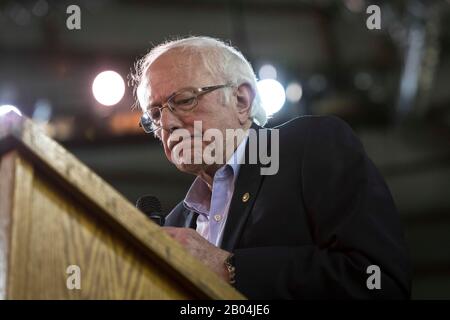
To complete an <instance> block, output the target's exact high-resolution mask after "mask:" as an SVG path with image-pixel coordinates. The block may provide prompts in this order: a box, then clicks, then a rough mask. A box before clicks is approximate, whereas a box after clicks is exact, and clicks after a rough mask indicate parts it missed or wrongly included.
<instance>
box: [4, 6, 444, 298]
mask: <svg viewBox="0 0 450 320" xmlns="http://www.w3.org/2000/svg"><path fill="white" fill-rule="evenodd" d="M71 4H77V5H78V6H79V7H80V8H81V27H82V28H81V30H68V29H67V27H66V19H67V17H68V14H66V8H67V6H69V5H71ZM370 4H377V5H379V6H380V8H381V17H382V20H381V21H382V22H381V30H368V28H367V27H366V19H367V18H368V16H369V15H368V14H366V8H367V6H368V5H370ZM183 35H207V36H212V37H218V38H221V39H223V40H229V41H231V43H232V44H233V45H234V46H236V47H238V48H239V49H240V50H241V51H242V52H243V53H244V54H245V55H246V56H247V58H248V59H249V60H250V61H251V63H252V64H253V67H254V68H255V71H256V72H258V70H259V68H260V67H261V66H262V65H263V64H266V63H270V64H272V65H274V66H275V67H276V68H277V71H278V80H279V81H280V82H281V83H282V84H283V85H287V84H288V83H289V82H291V81H298V82H299V83H300V84H301V85H302V87H303V96H302V99H301V100H300V102H299V103H289V102H286V104H285V105H284V107H283V108H282V109H281V111H280V112H278V113H277V114H275V115H274V117H273V119H271V120H270V122H269V124H268V126H273V125H277V124H280V123H283V122H284V121H287V120H289V119H291V118H293V117H295V116H299V115H305V114H334V115H337V116H339V117H341V118H342V119H344V120H346V121H347V122H348V123H349V124H350V125H351V126H352V127H353V129H354V130H355V132H356V133H357V135H358V136H359V137H360V139H361V140H362V142H363V144H364V146H365V148H366V150H367V152H368V154H369V156H370V157H371V158H372V159H373V161H374V162H375V164H376V165H377V167H378V168H379V169H380V171H381V172H382V174H383V176H384V177H385V179H386V181H387V183H388V185H389V187H390V189H391V191H392V193H393V196H394V199H395V201H396V204H397V206H398V209H399V211H400V214H401V218H402V221H403V225H404V229H405V233H406V237H407V241H408V244H409V247H410V251H411V255H412V258H413V262H414V282H413V298H416V299H421V298H426V299H430V298H446V299H449V298H450V1H447V0H441V1H431V0H424V1H419V0H417V1H413V0H411V1H406V0H405V1H364V0H348V1H335V0H321V1H307V0H303V1H300V0H260V1H256V0H254V1H252V0H245V1H244V0H241V1H232V0H229V1H223V0H215V1H214V0H208V1H206V0H205V1H200V0H198V1H193V0H190V1H189V0H186V1H181V0H177V1H137V0H134V1H119V0H109V1H108V0H102V1H94V0H89V1H48V0H47V1H45V0H39V1H0V104H13V105H15V106H17V107H18V108H19V109H20V110H21V111H22V112H23V113H24V114H25V115H27V116H29V117H33V118H34V119H35V121H36V122H38V123H41V124H42V126H43V128H44V129H45V130H47V132H48V134H49V135H51V136H52V137H53V138H55V139H56V140H58V141H59V142H60V143H62V144H63V145H64V146H65V147H66V148H67V149H68V150H70V151H71V152H73V153H74V154H75V155H76V156H77V157H79V158H80V159H81V160H82V161H83V162H84V163H86V164H87V165H88V166H89V167H91V168H92V169H93V170H94V171H95V172H97V173H98V174H99V175H100V176H102V177H103V178H104V179H105V180H106V181H108V182H109V183H111V184H112V185H113V186H114V187H115V188H117V190H119V191H120V192H121V193H123V194H124V195H125V196H126V197H127V198H128V199H129V200H130V201H132V202H135V200H136V199H137V198H138V197H139V196H140V195H142V194H153V195H156V196H158V197H159V198H160V199H161V201H162V203H163V207H164V209H165V210H166V211H170V210H171V208H172V207H173V206H174V205H175V204H176V203H177V202H179V201H180V200H181V199H182V198H183V197H184V195H185V193H186V191H187V188H188V187H189V185H190V183H191V182H192V180H193V177H192V176H188V175H186V174H182V173H179V172H178V171H177V170H176V169H175V167H173V166H172V165H170V164H169V163H168V162H167V160H166V159H165V156H164V154H163V152H162V148H161V146H160V144H159V142H158V141H156V140H155V139H154V138H153V137H152V136H150V135H145V134H144V133H143V132H141V131H140V129H139V127H138V126H137V122H138V118H139V112H138V110H133V109H132V105H133V102H134V101H133V95H132V90H131V88H129V87H128V88H127V90H126V93H125V97H124V98H123V99H122V100H121V101H120V103H118V104H117V105H115V106H112V107H105V106H102V105H100V104H99V103H97V102H96V101H95V99H94V97H93V95H92V91H91V86H92V81H93V79H94V78H95V76H96V75H97V73H99V72H100V71H104V70H109V69H112V70H115V71H117V72H119V73H120V74H121V75H122V76H123V77H124V78H125V79H126V77H127V74H129V73H130V71H131V68H132V66H133V64H134V62H135V61H136V59H138V58H139V57H141V56H142V55H144V54H145V53H146V52H147V51H148V50H149V49H150V48H151V47H152V45H154V44H158V43H160V42H161V41H164V40H166V39H169V38H171V37H174V36H183Z"/></svg>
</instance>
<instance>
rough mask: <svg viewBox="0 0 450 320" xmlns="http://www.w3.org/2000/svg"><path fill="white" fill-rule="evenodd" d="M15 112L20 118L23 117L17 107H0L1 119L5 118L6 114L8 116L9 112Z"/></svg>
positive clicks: (4, 105)
mask: <svg viewBox="0 0 450 320" xmlns="http://www.w3.org/2000/svg"><path fill="white" fill-rule="evenodd" d="M11 111H12V112H15V113H17V114H18V115H19V116H21V115H22V112H20V110H19V109H17V107H15V106H13V105H10V104H3V105H0V117H1V116H4V115H5V114H7V113H8V112H11Z"/></svg>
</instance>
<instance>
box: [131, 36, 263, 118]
mask: <svg viewBox="0 0 450 320" xmlns="http://www.w3.org/2000/svg"><path fill="white" fill-rule="evenodd" d="M174 48H178V49H181V50H184V51H187V52H188V53H196V54H200V55H201V56H202V61H203V62H204V64H205V68H206V70H207V71H209V72H210V73H211V74H212V75H214V76H218V77H220V78H222V79H223V80H224V81H226V82H227V83H232V84H233V85H236V86H238V85H241V84H243V83H247V84H248V85H250V87H251V88H252V90H253V92H254V94H255V97H254V99H253V101H252V105H251V113H250V117H251V118H252V120H253V121H254V122H256V123H257V124H259V125H261V126H263V125H265V124H266V122H267V115H266V112H265V110H264V108H263V107H262V104H261V98H260V95H259V93H258V90H257V86H256V83H257V78H256V76H255V72H254V70H253V68H252V66H251V64H250V62H248V60H247V59H246V58H245V57H244V55H243V54H242V53H241V52H240V51H239V50H237V49H235V48H233V47H232V46H231V45H229V44H226V43H225V42H223V41H221V40H218V39H214V38H211V37H204V36H201V37H198V36H190V37H186V38H181V39H177V40H172V41H168V42H165V43H162V44H160V45H158V46H156V47H154V48H153V49H151V50H150V52H149V53H147V54H146V55H145V56H144V57H143V58H142V59H140V60H139V61H138V62H137V63H136V66H135V69H136V70H135V73H134V74H133V75H132V81H133V84H134V87H135V94H136V95H137V98H138V100H140V99H139V96H140V94H144V92H145V91H146V90H145V89H147V88H145V86H146V84H147V79H146V77H147V76H148V75H147V70H148V68H149V67H150V65H151V64H152V63H153V62H154V61H155V60H156V59H157V58H158V57H159V56H161V55H162V54H163V53H165V52H167V51H169V50H170V49H174ZM147 90H148V89H147ZM138 103H139V101H138ZM141 107H142V106H141Z"/></svg>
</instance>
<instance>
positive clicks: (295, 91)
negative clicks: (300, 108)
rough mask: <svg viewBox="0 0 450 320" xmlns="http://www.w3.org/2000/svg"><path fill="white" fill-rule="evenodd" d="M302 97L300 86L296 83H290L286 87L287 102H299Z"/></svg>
mask: <svg viewBox="0 0 450 320" xmlns="http://www.w3.org/2000/svg"><path fill="white" fill-rule="evenodd" d="M302 95H303V89H302V86H301V85H300V84H299V83H297V82H292V83H290V84H289V85H288V86H287V87H286V98H287V100H288V101H289V102H292V103H296V102H299V101H300V99H301V98H302Z"/></svg>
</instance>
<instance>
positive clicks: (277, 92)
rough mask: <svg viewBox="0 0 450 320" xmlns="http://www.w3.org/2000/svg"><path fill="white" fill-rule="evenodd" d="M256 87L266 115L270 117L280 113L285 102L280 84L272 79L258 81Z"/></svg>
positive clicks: (284, 94) (284, 95)
mask: <svg viewBox="0 0 450 320" xmlns="http://www.w3.org/2000/svg"><path fill="white" fill-rule="evenodd" d="M257 86H258V92H259V95H260V97H261V102H262V106H263V108H264V110H266V114H267V115H268V116H271V115H273V114H275V113H277V112H278V111H280V109H281V108H282V107H283V105H284V102H285V101H286V93H285V91H284V88H283V86H282V85H281V83H279V82H278V81H277V80H274V79H264V80H260V81H258V84H257Z"/></svg>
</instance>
